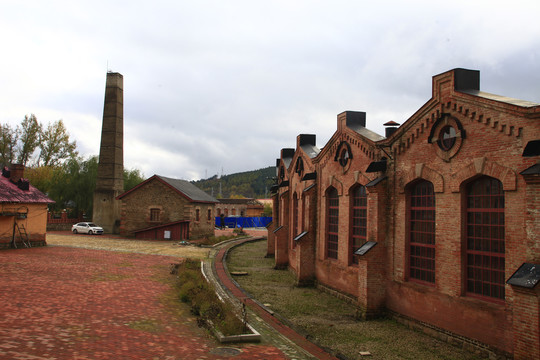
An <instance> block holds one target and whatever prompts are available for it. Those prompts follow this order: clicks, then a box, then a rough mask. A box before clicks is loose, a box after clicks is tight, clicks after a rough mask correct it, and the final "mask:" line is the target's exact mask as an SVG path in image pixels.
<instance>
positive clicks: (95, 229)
mask: <svg viewBox="0 0 540 360" xmlns="http://www.w3.org/2000/svg"><path fill="white" fill-rule="evenodd" d="M71 231H73V233H74V234H78V233H81V234H88V235H92V234H97V235H101V234H103V228H102V227H101V226H97V225H96V224H94V223H91V222H80V223H77V224H75V225H73V226H72V227H71Z"/></svg>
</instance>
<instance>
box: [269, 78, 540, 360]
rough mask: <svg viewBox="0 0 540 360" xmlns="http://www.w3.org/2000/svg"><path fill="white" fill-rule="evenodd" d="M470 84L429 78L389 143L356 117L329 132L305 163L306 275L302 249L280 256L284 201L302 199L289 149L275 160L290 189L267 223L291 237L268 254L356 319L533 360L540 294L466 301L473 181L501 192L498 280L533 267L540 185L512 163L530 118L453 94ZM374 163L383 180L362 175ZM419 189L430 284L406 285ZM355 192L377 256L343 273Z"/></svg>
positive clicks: (287, 205)
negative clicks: (389, 319) (428, 202)
mask: <svg viewBox="0 0 540 360" xmlns="http://www.w3.org/2000/svg"><path fill="white" fill-rule="evenodd" d="M475 79H476V80H478V79H479V75H478V74H476V73H475V72H474V71H468V70H462V69H457V70H453V71H449V72H447V73H443V74H440V75H437V76H435V77H433V96H432V98H431V99H430V100H429V101H428V102H426V104H425V105H424V106H422V108H420V109H419V110H418V111H417V112H416V113H415V114H414V115H413V116H412V117H411V118H410V119H408V120H407V121H406V122H405V123H404V124H403V125H402V126H400V127H399V128H398V129H397V131H395V132H394V133H393V134H391V135H389V137H388V138H387V139H383V138H380V137H379V138H377V136H375V135H373V133H371V132H369V131H368V130H367V129H365V128H364V127H363V126H364V125H365V117H364V120H362V118H363V116H362V113H355V112H344V113H342V114H339V115H338V119H337V131H336V132H335V133H334V135H333V136H332V137H331V139H330V140H329V141H328V143H327V144H325V146H324V147H323V149H322V150H321V152H320V153H319V154H318V155H317V156H316V157H315V158H313V159H311V160H310V159H309V158H304V163H305V164H308V165H312V166H313V171H315V172H316V173H317V179H316V196H315V199H313V200H314V203H315V211H314V213H313V215H312V216H310V217H309V218H308V222H312V223H313V224H314V226H313V230H314V231H313V233H314V243H313V246H314V247H315V256H314V260H313V264H311V263H310V261H311V260H310V259H309V257H308V256H304V255H299V254H302V251H301V250H302V248H301V247H300V248H298V247H297V248H296V249H293V248H292V247H291V246H289V247H287V246H286V244H290V239H291V237H292V236H293V234H292V230H291V229H290V228H291V224H292V211H293V208H292V206H293V205H292V199H293V194H295V193H296V194H297V196H299V194H301V192H302V183H301V181H300V180H299V179H298V178H297V177H295V174H294V166H293V164H294V159H296V158H297V157H298V156H299V155H301V154H302V150H301V149H300V148H299V147H298V144H297V149H296V152H295V157H293V158H292V159H293V162H292V163H291V162H290V151H289V152H285V153H286V155H287V158H285V157H284V156H283V155H284V150H282V158H281V163H280V162H278V165H279V164H282V165H284V164H286V165H287V166H284V168H285V169H286V174H285V176H284V178H283V179H281V180H280V181H283V180H286V181H288V182H289V183H288V184H287V185H288V186H283V187H281V188H280V189H279V194H278V196H279V198H280V199H281V200H280V203H279V205H280V208H279V210H278V214H276V216H275V218H278V216H279V218H280V219H282V220H283V221H285V222H286V224H285V225H287V226H289V230H283V231H281V238H280V239H281V240H279V239H278V238H279V236H280V235H277V234H276V236H275V238H276V241H275V244H276V245H275V246H276V254H277V253H278V252H279V251H282V253H283V254H286V255H287V256H284V255H283V256H280V257H279V260H278V256H276V264H277V263H278V262H279V263H280V265H282V266H283V265H285V262H288V264H287V265H288V266H289V268H290V269H292V270H293V271H294V273H295V274H296V275H297V277H298V279H299V278H300V276H301V274H303V273H305V271H307V272H309V271H312V270H311V269H313V272H314V275H315V278H316V280H317V282H318V283H319V284H320V285H321V286H323V287H326V288H329V289H333V290H334V291H335V292H336V293H339V294H345V295H346V296H352V297H354V298H356V299H357V305H358V307H359V310H360V314H361V315H362V316H363V317H365V318H369V317H372V316H377V315H378V314H380V313H381V312H382V311H383V310H384V309H386V310H388V311H389V312H391V313H394V314H400V316H402V317H403V318H407V319H409V320H408V321H417V322H418V323H419V324H427V325H428V327H431V329H432V330H433V329H442V331H445V332H447V333H448V334H453V335H452V336H454V335H455V336H454V338H456V337H464V338H467V339H471V340H470V341H465V342H466V343H467V344H469V345H470V344H480V345H479V346H480V347H482V348H483V349H484V350H485V349H496V352H498V353H499V354H503V355H504V354H512V356H514V357H515V358H516V359H526V358H528V357H530V356H531V354H534V357H538V356H540V340H539V337H538V335H537V334H538V333H540V331H539V328H540V319H539V316H540V304H539V300H538V298H539V297H538V291H522V289H514V288H513V287H512V286H509V285H505V286H504V291H505V297H504V299H497V298H490V297H489V296H472V295H471V294H469V293H467V288H466V281H465V279H466V275H467V274H466V270H467V268H466V263H467V259H466V257H465V252H466V246H467V244H466V240H465V239H466V236H467V228H466V188H467V186H468V184H469V183H470V182H471V181H474V180H475V179H478V178H480V177H482V176H487V177H490V178H494V179H497V180H499V181H500V183H501V184H502V189H503V193H504V202H505V205H504V219H505V221H504V231H505V234H504V244H505V252H504V260H505V264H504V280H506V279H508V278H509V277H510V276H511V275H512V274H513V273H514V271H515V270H517V268H518V267H519V266H520V265H521V264H522V263H524V262H532V263H535V264H540V245H539V243H540V242H539V241H538V233H539V232H540V220H539V219H540V216H538V214H539V210H538V208H539V205H540V200H539V199H540V180H538V176H537V175H528V176H523V175H520V172H522V171H523V170H525V169H527V168H529V167H531V166H533V165H534V164H536V163H538V161H540V159H539V158H538V156H533V157H530V158H529V157H523V156H522V153H523V149H524V147H525V145H526V144H527V143H528V142H529V141H531V140H537V139H539V138H540V121H539V120H540V106H538V105H536V106H535V105H530V104H525V103H519V102H515V101H513V100H505V99H503V98H496V99H494V98H490V95H486V97H481V96H477V95H476V94H478V93H477V92H475V91H474V90H478V89H475V88H473V89H472V90H473V91H469V90H467V89H465V90H463V89H462V88H461V87H462V86H464V85H463V84H466V85H467V86H473V87H474V86H477V85H475V81H469V80H475ZM463 80H467V81H465V82H463ZM478 81H479V80H478ZM458 90H463V91H458ZM501 99H502V100H503V101H501ZM520 104H521V105H524V106H520ZM452 131H454V132H455V135H454V133H452ZM444 134H451V136H450V140H448V139H447V140H445V142H444V143H441V139H439V138H440V137H442V136H443V135H444ZM383 158H386V170H381V169H379V170H376V171H374V172H369V173H368V172H366V169H367V168H368V166H369V165H370V163H372V162H374V161H381V160H383ZM420 180H425V181H428V182H430V183H431V184H432V185H433V192H434V198H435V221H434V222H435V230H434V231H435V245H434V249H435V260H434V264H435V270H434V271H435V281H434V282H433V283H429V282H427V283H424V282H421V281H412V280H410V279H409V261H410V260H409V257H410V251H409V247H410V244H409V241H410V235H409V234H410V231H411V229H410V226H409V223H410V222H411V220H410V216H411V215H410V214H409V210H410V204H409V198H410V195H409V193H410V189H411V188H412V186H413V185H414V184H415V183H416V182H417V181H420ZM357 184H361V185H368V186H367V187H366V190H367V193H368V205H367V208H368V224H367V240H368V241H369V240H370V241H375V242H376V243H377V246H376V247H374V248H373V249H372V250H371V251H370V252H368V253H367V254H366V255H364V256H361V257H359V258H358V264H357V265H356V264H352V263H351V258H352V257H351V247H350V246H349V242H350V231H351V224H350V221H349V218H350V205H351V204H350V196H349V193H350V190H351V189H352V188H353V187H354V186H355V185H357ZM330 188H335V189H336V190H337V192H338V195H339V196H338V197H339V229H338V257H337V259H330V258H327V256H326V254H327V252H326V250H327V249H326V246H327V240H326V234H327V196H326V194H327V191H328V189H330ZM310 229H311V227H310ZM278 233H279V231H278ZM284 233H288V235H284ZM284 236H285V237H288V239H284V238H283V237H284ZM306 239H307V238H306ZM306 243H308V244H309V243H310V240H307V241H306ZM279 244H281V246H284V248H283V249H282V250H278V247H279V246H280V245H279ZM284 244H285V245H284ZM299 244H300V246H302V241H300V243H299ZM299 249H300V251H299ZM304 270H305V271H304ZM413 280H414V279H413ZM469 345H468V346H469ZM471 346H472V345H471ZM527 346H528V348H529V349H528V350H527V349H526V348H527ZM490 351H491V350H490ZM527 351H528V352H529V353H527Z"/></svg>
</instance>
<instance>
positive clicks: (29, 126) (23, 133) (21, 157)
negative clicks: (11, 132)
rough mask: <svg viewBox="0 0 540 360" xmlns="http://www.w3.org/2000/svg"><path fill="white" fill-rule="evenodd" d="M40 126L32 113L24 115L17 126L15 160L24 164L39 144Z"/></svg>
mask: <svg viewBox="0 0 540 360" xmlns="http://www.w3.org/2000/svg"><path fill="white" fill-rule="evenodd" d="M41 130H42V126H41V124H40V123H39V122H38V121H37V118H36V116H35V115H34V114H31V115H30V116H28V115H25V116H24V120H23V121H22V122H21V125H20V126H18V127H17V132H18V135H19V139H18V140H19V144H18V146H17V154H18V155H17V162H18V163H19V164H23V165H25V166H26V164H27V163H28V161H29V160H30V159H31V157H32V154H33V153H34V151H35V150H36V148H37V146H38V145H39V139H40V134H41Z"/></svg>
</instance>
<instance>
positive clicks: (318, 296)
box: [227, 241, 480, 360]
mask: <svg viewBox="0 0 540 360" xmlns="http://www.w3.org/2000/svg"><path fill="white" fill-rule="evenodd" d="M265 254H266V241H258V242H250V243H246V244H244V245H242V246H238V247H235V248H234V249H232V250H231V251H230V252H229V257H228V260H227V266H228V269H229V271H245V272H248V273H249V276H242V277H236V278H235V280H236V281H237V282H238V283H239V284H240V285H241V286H242V287H243V288H244V289H245V290H246V291H248V292H249V293H250V294H252V295H253V296H254V297H255V298H256V299H257V300H258V301H259V302H261V303H263V304H270V308H271V309H272V310H273V311H275V312H277V313H278V314H280V315H282V316H283V317H285V318H286V319H287V320H288V321H290V322H291V323H292V324H293V325H294V326H295V327H296V328H298V329H300V330H301V331H302V332H303V333H304V334H307V336H308V338H309V339H311V340H313V341H314V342H315V343H317V344H319V345H320V346H322V347H325V348H328V349H331V350H332V351H333V352H334V353H335V354H340V355H342V356H344V357H346V358H347V359H357V358H359V352H360V351H369V352H371V354H372V356H371V357H370V359H373V360H376V359H384V360H386V359H388V360H393V359H396V360H397V359H400V360H401V359H411V360H413V359H414V360H458V359H459V360H462V359H464V360H473V359H480V358H479V357H478V356H477V355H475V354H472V353H470V352H468V351H465V350H463V349H461V348H458V347H455V346H453V345H450V344H448V343H446V342H443V341H440V340H438V339H435V338H432V337H430V336H428V335H426V334H424V333H420V332H417V331H414V330H410V329H408V328H407V327H405V326H403V325H401V324H399V323H397V322H396V321H394V320H392V319H386V318H382V319H376V320H369V321H358V320H356V310H357V309H356V307H355V306H353V305H351V304H349V303H347V302H345V301H343V300H340V299H338V298H336V297H334V296H332V295H330V294H327V293H325V292H322V291H320V290H318V289H316V288H306V287H301V288H300V287H296V286H295V279H294V276H293V274H292V273H291V272H289V271H287V270H274V259H271V258H265V257H264V256H265Z"/></svg>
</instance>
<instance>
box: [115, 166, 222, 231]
mask: <svg viewBox="0 0 540 360" xmlns="http://www.w3.org/2000/svg"><path fill="white" fill-rule="evenodd" d="M117 199H118V200H120V201H121V202H122V206H121V208H122V211H121V223H120V233H121V234H122V235H125V236H135V237H138V238H145V239H163V240H187V239H196V238H201V237H205V236H211V235H214V227H215V218H214V217H215V214H214V206H215V204H216V203H217V200H216V199H214V198H213V197H212V196H210V195H208V194H207V193H205V192H204V191H202V190H200V189H199V188H197V187H196V186H195V185H193V184H192V183H190V182H188V181H185V180H179V179H171V178H167V177H164V176H159V175H154V176H152V177H151V178H149V179H147V180H145V181H144V182H142V183H140V184H139V185H137V186H136V187H134V188H133V189H131V190H129V191H126V192H125V193H123V194H121V195H120V196H118V198H117Z"/></svg>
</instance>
